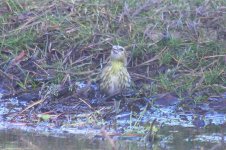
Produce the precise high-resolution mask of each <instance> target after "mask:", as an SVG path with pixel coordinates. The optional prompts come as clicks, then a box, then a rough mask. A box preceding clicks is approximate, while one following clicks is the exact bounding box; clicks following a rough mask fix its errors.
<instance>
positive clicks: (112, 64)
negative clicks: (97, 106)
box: [100, 46, 131, 95]
mask: <svg viewBox="0 0 226 150" xmlns="http://www.w3.org/2000/svg"><path fill="white" fill-rule="evenodd" d="M110 58H111V59H110V61H109V62H108V64H107V65H106V67H105V68H104V69H103V70H102V72H101V76H100V78H101V83H100V90H101V91H102V92H103V93H104V94H106V95H114V94H117V93H121V92H122V91H123V90H124V89H125V88H128V87H129V86H130V82H131V79H130V75H129V73H128V71H127V68H126V65H127V60H126V59H127V58H126V52H125V49H124V48H123V47H121V46H113V48H112V51H111V55H110Z"/></svg>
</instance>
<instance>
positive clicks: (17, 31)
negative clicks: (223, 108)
mask: <svg viewBox="0 0 226 150" xmlns="http://www.w3.org/2000/svg"><path fill="white" fill-rule="evenodd" d="M223 6H226V2H225V1H223V0H216V1H211V2H210V1H208V2H207V1H204V0H196V1H190V2H187V1H182V0H171V1H162V2H154V1H136V0H128V1H126V0H125V1H117V0H116V1H112V0H107V1H104V0H87V1H83V2H81V1H72V0H66V1H64V2H63V1H61V2H59V1H57V0H48V1H32V0H18V1H12V0H6V1H1V2H0V16H1V17H0V36H1V37H0V49H1V53H0V63H1V64H4V67H2V66H1V68H0V69H1V70H3V71H5V72H6V73H10V72H7V71H6V68H8V67H10V66H9V65H10V63H9V61H10V60H12V59H14V58H15V57H17V56H18V55H19V53H20V52H21V51H26V54H27V56H26V58H23V59H22V60H21V62H23V61H26V60H27V59H28V58H32V57H33V58H35V59H36V61H37V64H38V65H39V67H38V70H40V69H41V70H45V72H46V74H44V75H43V74H42V76H41V77H42V78H46V79H47V78H49V76H51V78H50V79H48V82H47V83H44V85H45V86H51V84H52V83H55V84H63V83H66V82H65V81H64V80H65V79H66V80H67V81H68V80H69V79H68V78H67V77H70V79H71V80H72V81H82V80H89V79H90V78H91V79H94V78H95V75H96V74H97V72H99V70H100V65H101V63H103V62H102V61H101V60H103V61H104V62H105V61H106V58H107V56H108V55H109V50H110V48H111V45H113V44H119V45H122V46H125V47H126V48H127V51H128V52H129V54H130V58H131V61H130V63H129V64H128V67H129V71H130V72H131V73H137V74H141V75H143V76H146V77H150V78H152V79H154V81H153V82H152V85H153V87H152V88H151V89H150V90H151V91H152V92H151V93H152V94H154V93H164V92H175V93H177V95H179V96H182V97H183V95H187V94H189V95H190V96H192V95H194V94H195V93H197V92H198V93H199V94H201V95H200V96H201V97H202V94H203V96H205V94H204V93H205V92H206V91H208V92H210V93H209V94H210V95H211V94H216V93H219V92H222V91H225V88H226V87H225V85H226V81H225V77H226V72H225V63H226V62H225V57H226V56H225V55H226V49H225V46H226V45H225V34H226V33H225V28H226V27H225V24H226V14H225V11H226V10H225V7H223ZM158 55H159V57H158V59H157V60H155V61H151V62H150V63H148V64H144V65H141V66H140V67H139V69H136V66H137V65H139V64H142V63H143V62H145V61H148V60H150V59H151V58H153V57H154V56H158ZM153 64H154V65H155V67H151V66H152V65H153ZM19 65H20V64H19ZM150 67H151V69H150ZM21 68H22V69H24V70H25V73H24V74H25V75H24V76H23V77H20V82H18V85H19V86H20V87H21V88H22V89H26V88H27V87H30V86H32V87H36V86H34V81H33V80H31V79H33V77H34V76H33V75H32V74H31V73H28V72H29V71H28V70H26V68H23V67H21ZM162 68H163V69H162ZM151 72H156V73H155V74H152V73H151ZM14 75H15V76H17V75H16V74H14ZM35 77H36V78H39V77H40V75H39V74H37V75H36V76H35ZM40 84H42V83H40ZM213 85H214V86H213ZM198 99H202V98H198Z"/></svg>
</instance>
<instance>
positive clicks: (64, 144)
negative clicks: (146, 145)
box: [0, 130, 140, 150]
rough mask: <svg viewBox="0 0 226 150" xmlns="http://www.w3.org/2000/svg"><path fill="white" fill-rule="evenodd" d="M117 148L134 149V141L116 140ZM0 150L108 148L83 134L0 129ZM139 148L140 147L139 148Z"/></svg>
mask: <svg viewBox="0 0 226 150" xmlns="http://www.w3.org/2000/svg"><path fill="white" fill-rule="evenodd" d="M116 145H117V147H118V149H122V150H124V149H128V150H135V149H138V145H137V144H136V143H135V142H125V141H123V142H122V141H119V142H117V144H116ZM0 149H1V150H91V149H92V150H93V149H94V150H95V149H96V150H105V149H106V150H108V149H109V150H110V149H111V148H110V147H109V144H108V143H107V142H105V141H102V140H94V139H88V137H86V138H84V136H79V135H77V136H73V135H71V136H70V135H68V136H66V137H54V136H45V135H38V134H32V133H26V132H22V131H18V130H10V131H9V130H3V131H0ZM139 149H140V148H139Z"/></svg>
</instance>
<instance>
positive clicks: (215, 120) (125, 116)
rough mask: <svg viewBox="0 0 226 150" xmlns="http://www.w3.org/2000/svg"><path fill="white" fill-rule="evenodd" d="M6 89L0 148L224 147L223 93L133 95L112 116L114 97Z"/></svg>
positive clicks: (186, 149)
mask: <svg viewBox="0 0 226 150" xmlns="http://www.w3.org/2000/svg"><path fill="white" fill-rule="evenodd" d="M4 92H5V91H3V90H1V93H2V95H1V96H2V97H3V98H2V99H1V103H0V105H1V107H0V121H1V122H0V130H1V132H0V141H1V142H0V148H1V149H31V150H35V149H45V150H48V149H55V150H58V149H59V150H61V149H66V150H67V149H68V150H71V149H112V147H115V148H116V149H122V150H124V149H129V150H132V149H147V148H148V149H151V148H153V149H174V150H181V149H183V150H190V149H195V150H196V149H213V150H215V149H224V148H225V146H226V145H225V142H226V110H225V104H226V93H222V94H221V95H218V96H212V97H209V98H207V101H206V103H193V101H191V100H190V99H184V100H180V99H179V98H178V97H176V96H175V95H173V94H171V93H166V94H161V95H156V96H153V97H149V98H142V97H136V100H135V101H134V102H133V103H127V102H124V105H123V106H125V107H122V108H121V109H122V111H121V112H120V113H119V114H118V115H116V116H115V115H114V113H112V112H113V111H114V109H112V106H113V102H112V101H109V102H107V103H106V104H103V105H98V106H96V105H92V104H93V103H92V101H95V99H94V100H91V101H90V102H89V101H87V99H86V98H85V97H80V98H77V99H76V98H73V97H70V98H68V99H66V100H65V99H60V98H59V99H58V100H55V101H47V102H46V103H44V102H43V103H41V102H40V103H38V104H37V102H39V101H37V100H36V101H30V100H27V99H28V98H27V99H24V100H23V99H21V97H19V98H18V97H13V98H4ZM28 95H29V94H28ZM29 96H30V97H31V95H29ZM24 97H26V95H25V96H24ZM78 99H79V101H78ZM127 99H131V97H130V98H127ZM65 101H66V102H65ZM130 101H133V100H130ZM68 103H69V105H68ZM43 104H44V105H43ZM131 110H132V111H131ZM132 112H133V113H132ZM103 127H104V128H103ZM112 141H113V143H114V144H113V145H112V144H110V142H112Z"/></svg>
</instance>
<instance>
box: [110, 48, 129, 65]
mask: <svg viewBox="0 0 226 150" xmlns="http://www.w3.org/2000/svg"><path fill="white" fill-rule="evenodd" d="M111 61H118V62H122V63H123V64H124V65H126V63H127V62H126V50H125V48H123V47H122V46H119V45H114V46H113V47H112V50H111Z"/></svg>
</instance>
